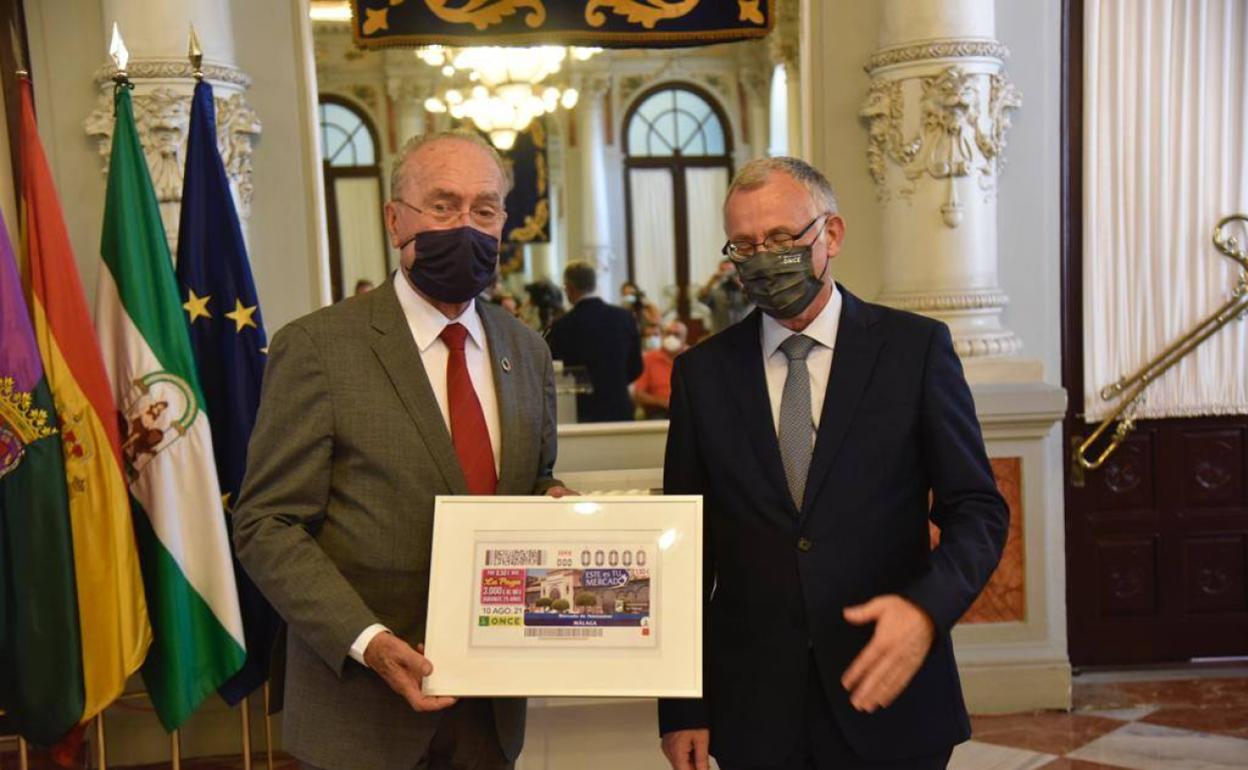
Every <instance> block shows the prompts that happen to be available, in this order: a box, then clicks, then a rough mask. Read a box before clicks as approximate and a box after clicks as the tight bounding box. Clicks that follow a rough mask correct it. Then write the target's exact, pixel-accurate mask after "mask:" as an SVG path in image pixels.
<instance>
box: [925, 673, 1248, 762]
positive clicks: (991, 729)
mask: <svg viewBox="0 0 1248 770" xmlns="http://www.w3.org/2000/svg"><path fill="white" fill-rule="evenodd" d="M1074 701H1075V703H1074V706H1075V707H1074V710H1073V711H1071V712H1070V713H1061V712H1041V713H1035V714H1011V715H1007V716H981V717H974V718H972V724H973V729H972V731H973V734H974V738H973V739H972V740H971V741H970V742H968V743H965V744H963V745H961V746H959V747H958V748H957V750H955V751H954V755H953V760H952V762H950V765H949V767H950V768H952V769H953V770H1032V769H1033V768H1045V769H1046V770H1058V769H1059V768H1072V769H1073V770H1095V769H1096V768H1132V769H1133V770H1163V769H1165V770H1169V768H1182V769H1183V770H1198V769H1199V770H1206V769H1209V770H1213V769H1215V768H1217V769H1218V770H1220V769H1221V768H1239V769H1241V770H1242V769H1243V768H1248V670H1243V669H1223V670H1215V671H1211V672H1209V673H1208V675H1206V676H1202V677H1200V678H1191V674H1190V672H1181V671H1180V672H1161V671H1154V672H1148V671H1136V672H1130V673H1097V674H1087V675H1084V676H1081V677H1077V678H1076V679H1075V688H1074Z"/></svg>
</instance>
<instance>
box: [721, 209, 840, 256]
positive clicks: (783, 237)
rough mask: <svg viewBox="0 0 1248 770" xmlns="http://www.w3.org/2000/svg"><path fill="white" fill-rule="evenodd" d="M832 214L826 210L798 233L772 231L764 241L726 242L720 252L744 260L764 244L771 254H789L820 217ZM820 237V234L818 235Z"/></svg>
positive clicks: (764, 247)
mask: <svg viewBox="0 0 1248 770" xmlns="http://www.w3.org/2000/svg"><path fill="white" fill-rule="evenodd" d="M828 216H830V214H829V213H827V212H825V213H823V214H820V215H819V216H817V217H815V218H814V219H812V220H810V224H808V225H806V226H805V227H803V228H802V229H801V230H800V231H799V232H798V233H797V235H789V234H788V233H785V232H780V233H772V234H771V235H769V236H767V237H766V238H764V239H763V242H762V243H750V242H749V241H728V242H727V243H725V244H724V248H722V249H720V253H721V254H724V255H725V256H727V257H728V258H729V259H731V260H732V261H733V262H744V261H746V260H747V259H749V258H750V257H752V256H754V255H755V254H757V253H758V247H759V246H762V247H763V249H764V250H766V251H767V252H768V253H769V254H787V253H789V252H790V251H791V250H792V249H793V244H795V243H797V242H798V241H799V240H801V239H802V236H804V235H805V234H806V233H808V232H810V228H812V227H814V226H815V223H816V222H818V221H819V220H820V219H824V218H825V217H828ZM816 237H818V236H816Z"/></svg>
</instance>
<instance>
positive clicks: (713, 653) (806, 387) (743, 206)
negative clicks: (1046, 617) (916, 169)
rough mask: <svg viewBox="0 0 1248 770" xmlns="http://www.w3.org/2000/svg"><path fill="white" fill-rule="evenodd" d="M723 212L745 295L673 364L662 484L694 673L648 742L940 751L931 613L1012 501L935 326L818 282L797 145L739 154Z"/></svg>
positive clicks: (951, 705) (829, 207)
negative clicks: (698, 551)
mask: <svg viewBox="0 0 1248 770" xmlns="http://www.w3.org/2000/svg"><path fill="white" fill-rule="evenodd" d="M724 219H725V231H726V232H727V235H728V243H727V244H726V246H725V248H724V252H725V254H726V255H727V256H729V257H731V258H732V260H733V262H734V264H735V265H736V269H737V272H738V274H739V275H740V277H741V279H742V282H743V283H744V285H745V288H746V290H747V291H748V292H749V295H750V300H751V301H752V302H753V303H754V304H755V305H756V307H757V308H758V309H757V310H756V311H755V312H753V313H752V314H751V315H749V316H748V317H746V318H745V320H743V321H741V322H740V323H737V324H735V325H733V326H731V327H729V328H728V329H727V330H725V331H723V332H721V333H719V334H716V335H715V336H713V337H711V338H710V339H709V340H707V341H706V342H704V343H703V344H701V345H698V346H696V347H694V348H693V349H691V350H690V351H688V352H687V353H685V354H684V355H682V356H681V357H680V358H678V359H677V360H676V364H675V370H674V372H673V375H672V399H671V428H670V430H669V433H668V442H667V458H666V465H665V468H664V483H663V486H664V491H665V492H667V493H668V494H701V495H703V496H704V507H703V510H704V512H705V517H706V518H705V526H706V542H707V550H706V556H705V569H706V580H705V582H704V584H705V586H706V587H707V597H706V601H707V604H706V608H705V609H706V613H705V614H706V619H707V620H706V632H705V638H704V645H705V655H704V661H705V665H706V677H705V680H704V681H705V693H704V697H703V698H702V699H700V700H666V701H661V702H660V704H659V726H660V732H661V733H662V734H663V741H662V744H663V751H664V753H665V754H666V755H667V758H668V760H669V761H670V762H671V764H672V767H673V768H675V770H695V768H696V770H705V768H706V767H707V766H708V759H707V755H708V753H709V754H712V755H714V756H715V758H716V760H717V761H718V762H719V765H720V767H721V768H723V770H764V769H766V770H772V769H775V770H781V769H783V770H812V769H815V770H828V769H829V768H877V769H883V768H936V767H945V765H946V764H947V762H948V760H949V756H950V754H951V752H952V750H953V747H954V745H955V744H957V743H960V742H962V741H964V740H966V739H967V738H968V737H969V735H970V724H969V720H968V718H967V713H966V707H965V705H964V703H963V700H962V691H961V686H960V684H959V681H958V671H957V667H956V665H955V663H954V657H953V647H952V644H951V642H950V638H949V631H950V628H951V627H952V626H953V625H954V623H955V622H957V620H958V618H959V617H961V616H962V614H963V613H964V612H965V611H966V609H967V608H968V607H969V606H970V605H971V603H972V602H973V601H974V599H975V597H976V596H977V595H978V594H979V592H980V591H981V590H982V588H983V586H984V584H985V583H986V582H987V581H988V578H989V576H990V575H991V574H992V571H993V570H994V569H995V568H996V565H997V562H998V560H999V559H1000V556H1001V550H1002V548H1003V546H1004V544H1005V536H1006V530H1007V526H1008V520H1009V513H1008V510H1007V508H1006V505H1005V502H1004V500H1003V499H1002V497H1001V495H1000V494H999V493H998V492H997V488H996V484H995V481H994V479H993V475H992V470H991V467H990V466H989V463H988V458H987V457H986V453H985V451H984V443H983V438H982V436H981V434H980V429H979V424H978V422H977V420H976V417H975V406H974V403H973V402H972V399H971V393H970V390H969V388H968V387H967V384H966V380H965V378H964V377H963V373H962V366H961V364H960V362H959V360H958V357H957V355H956V354H955V353H954V350H953V343H952V340H951V338H950V335H949V330H948V328H946V327H945V325H944V324H941V323H939V322H937V321H934V320H930V319H927V318H923V317H920V316H917V315H912V314H909V313H903V312H900V311H896V310H891V309H888V308H885V307H882V306H878V305H873V304H870V303H867V302H863V301H862V300H860V299H858V298H857V297H855V296H854V295H852V294H850V293H849V292H848V291H847V290H845V289H844V288H841V287H838V286H837V285H836V283H835V282H834V281H833V280H832V277H831V274H830V273H829V271H828V263H829V261H830V260H831V259H832V258H833V257H835V256H836V254H837V252H838V251H839V250H840V245H841V241H842V238H843V237H844V233H845V225H844V223H843V222H842V221H841V218H840V217H839V216H837V208H836V199H835V196H834V195H833V193H832V189H831V186H830V185H829V184H828V181H827V180H826V179H825V178H824V177H823V175H822V174H820V173H819V172H818V171H817V170H816V169H814V168H812V167H811V166H809V165H808V164H806V163H804V162H802V161H800V160H796V159H793V158H770V159H762V160H757V161H753V162H751V163H749V164H747V165H746V166H745V167H743V168H742V169H741V171H740V173H738V175H737V178H736V179H734V180H733V183H732V185H731V186H730V188H729V191H728V196H727V200H726V202H725V205H724ZM929 519H930V520H931V521H932V522H934V523H935V524H936V525H937V526H938V527H939V528H940V530H941V538H940V545H939V546H937V547H936V548H935V549H934V550H933V549H932V548H931V547H930V539H929V532H928V521H929Z"/></svg>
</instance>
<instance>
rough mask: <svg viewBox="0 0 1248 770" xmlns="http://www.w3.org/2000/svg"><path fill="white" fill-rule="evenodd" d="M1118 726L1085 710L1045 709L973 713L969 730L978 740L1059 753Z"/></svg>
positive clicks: (1068, 750) (1116, 721) (1062, 753)
mask: <svg viewBox="0 0 1248 770" xmlns="http://www.w3.org/2000/svg"><path fill="white" fill-rule="evenodd" d="M1119 727H1122V722H1121V721H1119V720H1116V719H1108V718H1105V717H1102V716H1093V715H1088V714H1066V713H1062V712H1056V711H1045V712H1039V713H1034V714H1011V715H1007V716H984V717H974V718H972V720H971V734H972V735H973V736H974V737H975V740H977V741H979V742H981V743H992V744H996V745H999V746H1014V747H1017V748H1022V749H1030V750H1031V751H1039V752H1044V753H1048V754H1056V755H1058V756H1062V755H1065V754H1069V753H1070V752H1072V751H1074V750H1075V749H1077V748H1079V747H1080V746H1083V745H1084V744H1086V743H1089V742H1091V741H1092V740H1094V739H1096V738H1099V737H1100V736H1102V735H1104V734H1106V733H1109V732H1112V731H1114V730H1117V729H1118V728H1119Z"/></svg>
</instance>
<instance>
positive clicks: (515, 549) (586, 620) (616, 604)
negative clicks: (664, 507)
mask: <svg viewBox="0 0 1248 770" xmlns="http://www.w3.org/2000/svg"><path fill="white" fill-rule="evenodd" d="M657 558H658V549H657V548H656V546H655V543H653V542H650V543H641V542H627V541H619V540H613V541H612V542H602V541H586V542H478V543H477V546H476V566H475V569H474V570H473V576H474V585H473V602H474V612H473V613H472V619H473V626H472V633H471V644H472V645H473V646H477V647H522V648H533V647H602V648H607V647H653V646H655V634H656V632H657V630H658V629H656V628H655V624H654V618H655V615H654V614H653V612H652V605H651V602H652V597H654V596H657V595H658V590H657V588H658V585H657V583H655V581H656V580H657V579H658V571H657V568H658V566H659V565H658V564H657V563H656V562H657Z"/></svg>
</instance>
